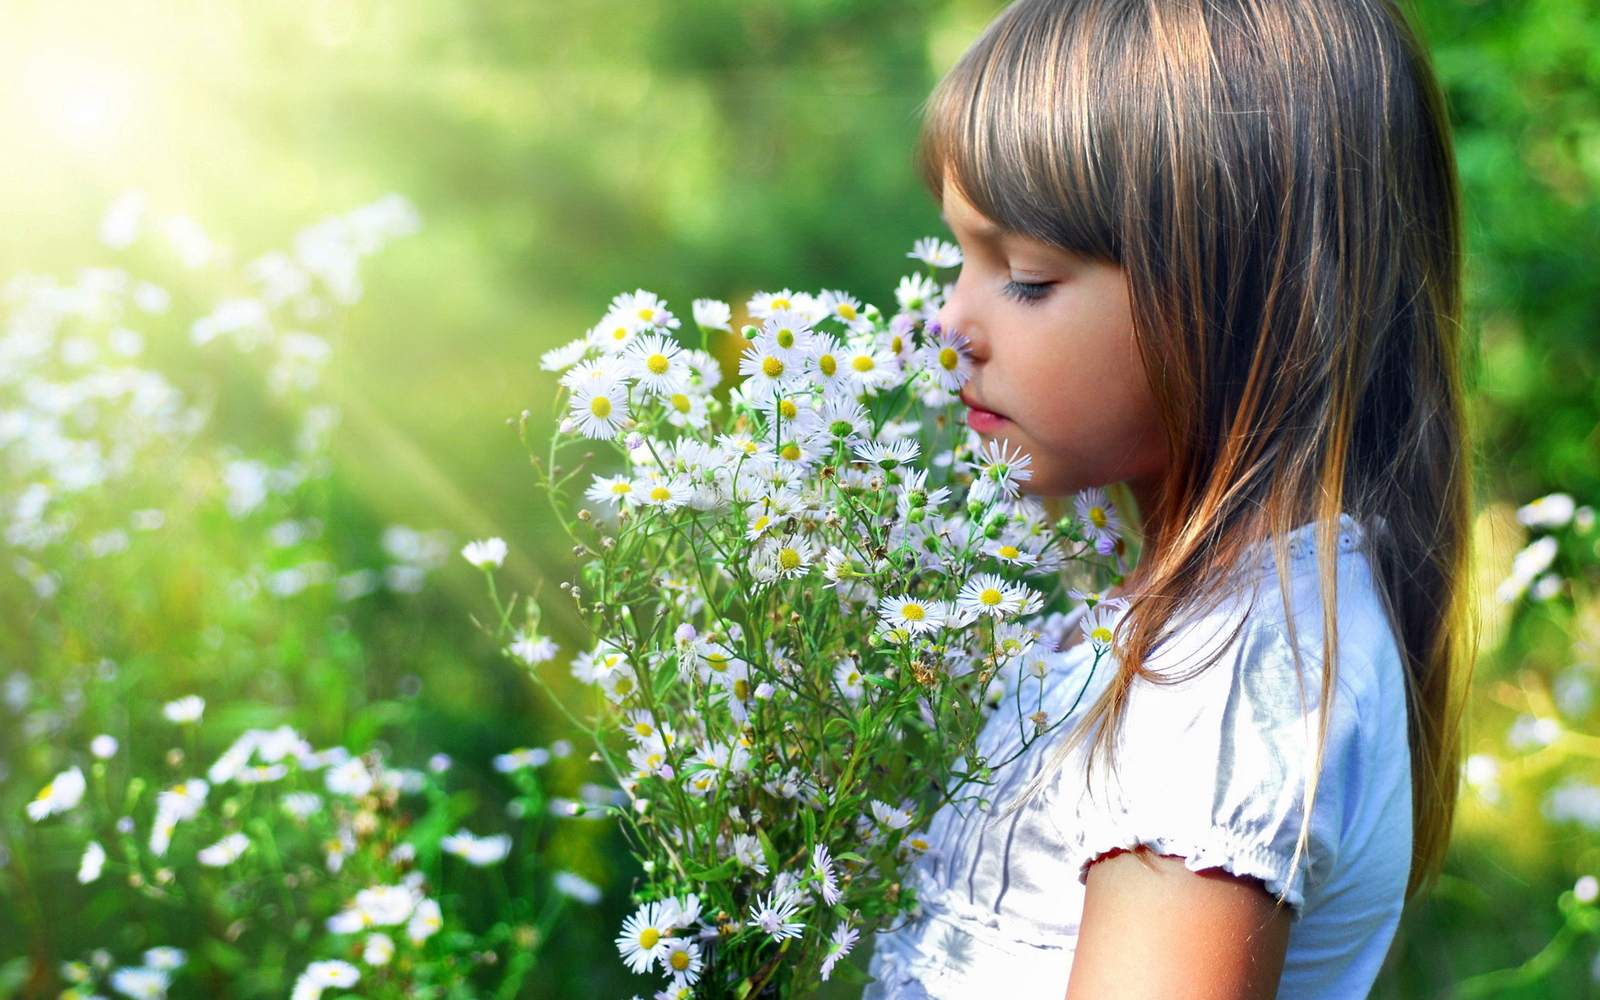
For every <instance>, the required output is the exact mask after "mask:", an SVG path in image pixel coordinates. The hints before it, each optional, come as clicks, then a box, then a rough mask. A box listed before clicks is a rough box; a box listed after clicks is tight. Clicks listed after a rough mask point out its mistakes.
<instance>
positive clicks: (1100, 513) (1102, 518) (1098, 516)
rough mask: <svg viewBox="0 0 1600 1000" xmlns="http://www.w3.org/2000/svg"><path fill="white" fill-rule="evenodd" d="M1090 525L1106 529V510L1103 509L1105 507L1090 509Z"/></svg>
mask: <svg viewBox="0 0 1600 1000" xmlns="http://www.w3.org/2000/svg"><path fill="white" fill-rule="evenodd" d="M1089 523H1090V524H1092V525H1094V526H1095V527H1096V528H1104V527H1105V526H1106V512H1105V508H1103V507H1090V508H1089Z"/></svg>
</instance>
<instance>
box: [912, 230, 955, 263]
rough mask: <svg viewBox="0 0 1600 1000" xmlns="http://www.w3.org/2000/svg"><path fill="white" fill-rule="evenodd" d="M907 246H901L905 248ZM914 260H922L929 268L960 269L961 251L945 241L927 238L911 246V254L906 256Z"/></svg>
mask: <svg viewBox="0 0 1600 1000" xmlns="http://www.w3.org/2000/svg"><path fill="white" fill-rule="evenodd" d="M904 245H905V244H903V243H902V244H901V246H904ZM906 256H907V257H910V258H912V259H913V260H920V261H922V262H923V263H924V264H926V265H928V266H929V267H960V266H961V250H960V249H959V248H958V247H956V246H954V245H952V244H950V243H946V242H945V241H944V240H941V239H937V238H935V237H932V236H925V237H923V238H922V239H920V240H918V241H917V242H915V243H913V244H912V245H911V252H910V253H908V254H906Z"/></svg>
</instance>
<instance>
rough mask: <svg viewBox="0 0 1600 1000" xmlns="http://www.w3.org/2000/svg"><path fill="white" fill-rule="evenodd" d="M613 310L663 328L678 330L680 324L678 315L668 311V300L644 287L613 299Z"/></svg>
mask: <svg viewBox="0 0 1600 1000" xmlns="http://www.w3.org/2000/svg"><path fill="white" fill-rule="evenodd" d="M611 311H612V312H614V313H621V314H623V315H629V316H632V317H634V318H635V319H637V320H639V321H640V322H641V323H645V324H648V325H650V326H654V327H660V328H662V329H667V330H676V329H677V328H678V326H679V323H678V319H677V317H675V316H673V315H672V313H670V312H668V311H667V303H666V301H665V300H663V299H662V298H661V297H660V296H659V295H655V294H652V293H650V292H647V291H645V290H644V289H642V288H640V289H638V290H637V291H633V292H624V293H623V294H621V295H618V296H617V297H616V298H614V299H612V300H611Z"/></svg>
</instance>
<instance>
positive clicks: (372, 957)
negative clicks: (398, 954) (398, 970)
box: [361, 932, 394, 965]
mask: <svg viewBox="0 0 1600 1000" xmlns="http://www.w3.org/2000/svg"><path fill="white" fill-rule="evenodd" d="M393 958H394V938H392V937H390V936H389V935H387V934H384V933H381V932H374V933H371V934H368V935H367V940H366V943H365V944H363V945H362V946H361V960H362V961H363V962H365V963H367V964H368V965H388V964H389V961H390V960H391V959H393Z"/></svg>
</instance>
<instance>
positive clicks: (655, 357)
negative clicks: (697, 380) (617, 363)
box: [622, 333, 690, 396]
mask: <svg viewBox="0 0 1600 1000" xmlns="http://www.w3.org/2000/svg"><path fill="white" fill-rule="evenodd" d="M622 370H623V373H624V374H626V375H627V376H628V377H629V378H632V379H634V380H636V381H637V382H638V383H639V388H641V389H643V390H644V391H646V392H649V393H653V394H655V395H657V396H670V395H672V394H673V393H675V392H682V391H683V390H684V389H686V388H688V386H689V374H690V372H689V359H688V358H686V357H684V350H683V348H682V347H681V346H679V345H678V344H677V343H676V342H675V341H674V340H673V339H672V338H671V337H665V336H662V335H661V334H659V333H646V334H643V335H641V336H639V337H638V338H637V339H635V340H634V341H633V343H631V344H629V345H628V346H627V348H626V349H624V350H623V352H622Z"/></svg>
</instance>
